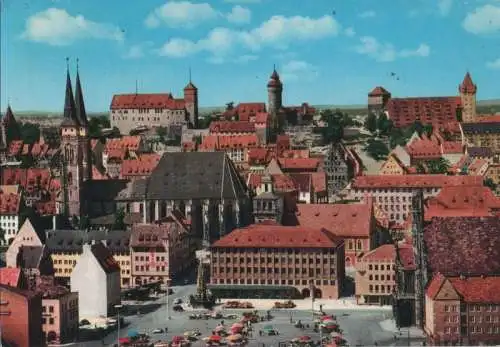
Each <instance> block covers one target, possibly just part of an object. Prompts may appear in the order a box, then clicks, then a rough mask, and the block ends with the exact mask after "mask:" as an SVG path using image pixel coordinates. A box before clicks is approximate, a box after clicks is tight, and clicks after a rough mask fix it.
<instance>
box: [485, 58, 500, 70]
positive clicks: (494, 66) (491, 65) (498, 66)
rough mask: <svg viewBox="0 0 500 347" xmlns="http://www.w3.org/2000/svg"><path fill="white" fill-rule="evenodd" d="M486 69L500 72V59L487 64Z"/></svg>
mask: <svg viewBox="0 0 500 347" xmlns="http://www.w3.org/2000/svg"><path fill="white" fill-rule="evenodd" d="M486 67H487V68H489V69H493V70H500V58H498V59H496V60H493V61H490V62H487V63H486Z"/></svg>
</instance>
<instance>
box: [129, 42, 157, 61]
mask: <svg viewBox="0 0 500 347" xmlns="http://www.w3.org/2000/svg"><path fill="white" fill-rule="evenodd" d="M152 45H153V43H152V42H150V41H148V42H143V43H139V44H136V45H132V46H130V47H129V49H128V51H127V52H126V53H125V54H124V55H123V58H125V59H138V58H142V57H144V56H145V55H146V52H145V51H146V49H147V48H150V47H151V46H152Z"/></svg>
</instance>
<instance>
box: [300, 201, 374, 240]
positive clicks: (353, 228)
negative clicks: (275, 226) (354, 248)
mask: <svg viewBox="0 0 500 347" xmlns="http://www.w3.org/2000/svg"><path fill="white" fill-rule="evenodd" d="M296 221H297V224H298V225H302V226H307V227H311V228H316V229H319V228H325V229H327V230H329V231H330V232H332V233H333V234H334V235H336V236H339V237H368V236H369V235H370V234H371V232H372V225H373V223H372V221H373V204H372V203H371V202H370V203H359V204H338V205H335V204H299V205H297V213H296Z"/></svg>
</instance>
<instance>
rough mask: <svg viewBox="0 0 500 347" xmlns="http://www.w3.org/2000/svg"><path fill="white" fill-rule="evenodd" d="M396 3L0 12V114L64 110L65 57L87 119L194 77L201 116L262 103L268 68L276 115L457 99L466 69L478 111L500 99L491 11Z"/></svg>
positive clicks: (495, 18) (491, 5) (48, 5)
mask: <svg viewBox="0 0 500 347" xmlns="http://www.w3.org/2000/svg"><path fill="white" fill-rule="evenodd" d="M393 2H394V1H393ZM393 2H391V3H392V5H393V6H391V7H390V8H389V7H388V6H386V7H384V6H381V5H384V4H386V5H389V2H388V1H382V2H379V6H378V7H375V6H374V5H373V4H371V3H369V2H367V1H356V2H353V3H351V4H347V3H338V4H332V3H331V2H330V1H316V2H314V3H303V2H300V1H298V0H290V1H288V2H287V4H288V6H285V5H284V3H282V2H278V1H273V0H218V1H210V2H208V1H206V2H203V1H192V2H189V1H168V2H165V1H156V0H155V1H148V2H142V3H134V4H129V5H130V6H129V7H126V8H125V7H123V6H121V7H120V2H118V1H117V0H111V1H108V2H106V3H105V4H99V5H100V6H96V2H95V1H94V0H92V1H86V2H81V1H75V0H52V1H49V0H46V1H39V2H35V1H24V2H15V1H9V0H6V1H4V2H3V8H2V24H1V26H2V33H1V35H2V47H1V48H2V49H1V59H2V60H1V62H2V64H1V69H2V70H1V72H2V73H1V75H2V80H1V86H2V90H1V108H2V110H4V109H5V107H6V105H7V102H10V104H11V105H12V107H13V109H14V110H18V111H22V110H44V111H54V112H58V111H61V110H62V106H63V97H62V95H63V93H64V78H65V75H64V74H65V69H66V62H65V58H66V57H71V68H72V74H73V76H74V74H75V72H76V67H75V65H76V64H75V61H76V59H77V58H79V61H80V71H81V75H82V83H83V88H84V90H85V95H86V105H87V108H88V110H89V112H102V111H106V110H108V108H109V104H110V102H111V98H112V95H113V94H118V93H132V92H135V89H136V81H137V85H138V89H139V92H149V93H160V92H172V93H173V94H174V95H176V96H180V95H181V93H182V88H183V87H184V86H185V84H186V83H187V82H188V79H189V72H188V71H189V69H191V70H192V79H193V82H194V83H195V84H196V86H197V87H198V88H199V90H200V93H199V95H200V96H199V100H200V106H202V107H207V106H221V105H224V104H225V103H227V102H230V101H234V102H245V101H246V102H252V101H262V102H265V101H266V100H267V96H266V83H267V80H268V78H269V75H270V73H271V72H272V69H273V65H276V66H277V69H278V71H279V72H280V74H281V77H282V80H283V81H284V84H285V87H284V103H285V104H299V103H301V102H304V101H306V102H309V103H311V104H337V105H346V104H365V103H366V95H367V93H368V92H369V91H370V90H371V89H372V88H373V87H375V86H376V85H382V86H384V87H385V88H386V89H388V90H389V91H390V92H391V93H392V94H393V96H395V97H405V96H434V95H436V96H437V95H457V87H458V84H459V83H460V82H461V80H462V78H463V76H464V74H465V72H466V71H470V72H471V74H472V77H473V79H474V82H475V83H476V84H477V85H478V98H479V99H481V100H485V99H497V98H498V94H497V93H496V92H497V90H496V88H495V87H496V84H495V82H496V81H497V80H498V76H499V75H500V54H499V53H498V46H497V44H496V43H494V42H495V39H498V35H499V34H500V2H499V1H497V0H489V1H487V0H476V1H472V0H471V1H468V2H467V1H460V2H459V1H453V0H440V1H430V0H420V1H416V2H412V3H411V4H408V3H407V2H404V1H397V2H395V3H393ZM290 4H292V5H293V6H290ZM117 8H119V11H116V9H117ZM398 27H399V28H405V30H404V31H403V30H394V28H398Z"/></svg>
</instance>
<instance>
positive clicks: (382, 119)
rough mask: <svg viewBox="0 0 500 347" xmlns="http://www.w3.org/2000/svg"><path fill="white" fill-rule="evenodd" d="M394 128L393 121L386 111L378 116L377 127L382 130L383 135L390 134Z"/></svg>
mask: <svg viewBox="0 0 500 347" xmlns="http://www.w3.org/2000/svg"><path fill="white" fill-rule="evenodd" d="M392 128H393V123H392V121H391V120H390V119H389V118H387V116H386V115H385V113H382V114H381V115H379V116H378V118H377V129H378V130H379V131H380V134H381V135H384V136H387V135H389V134H390V132H391V130H392Z"/></svg>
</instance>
